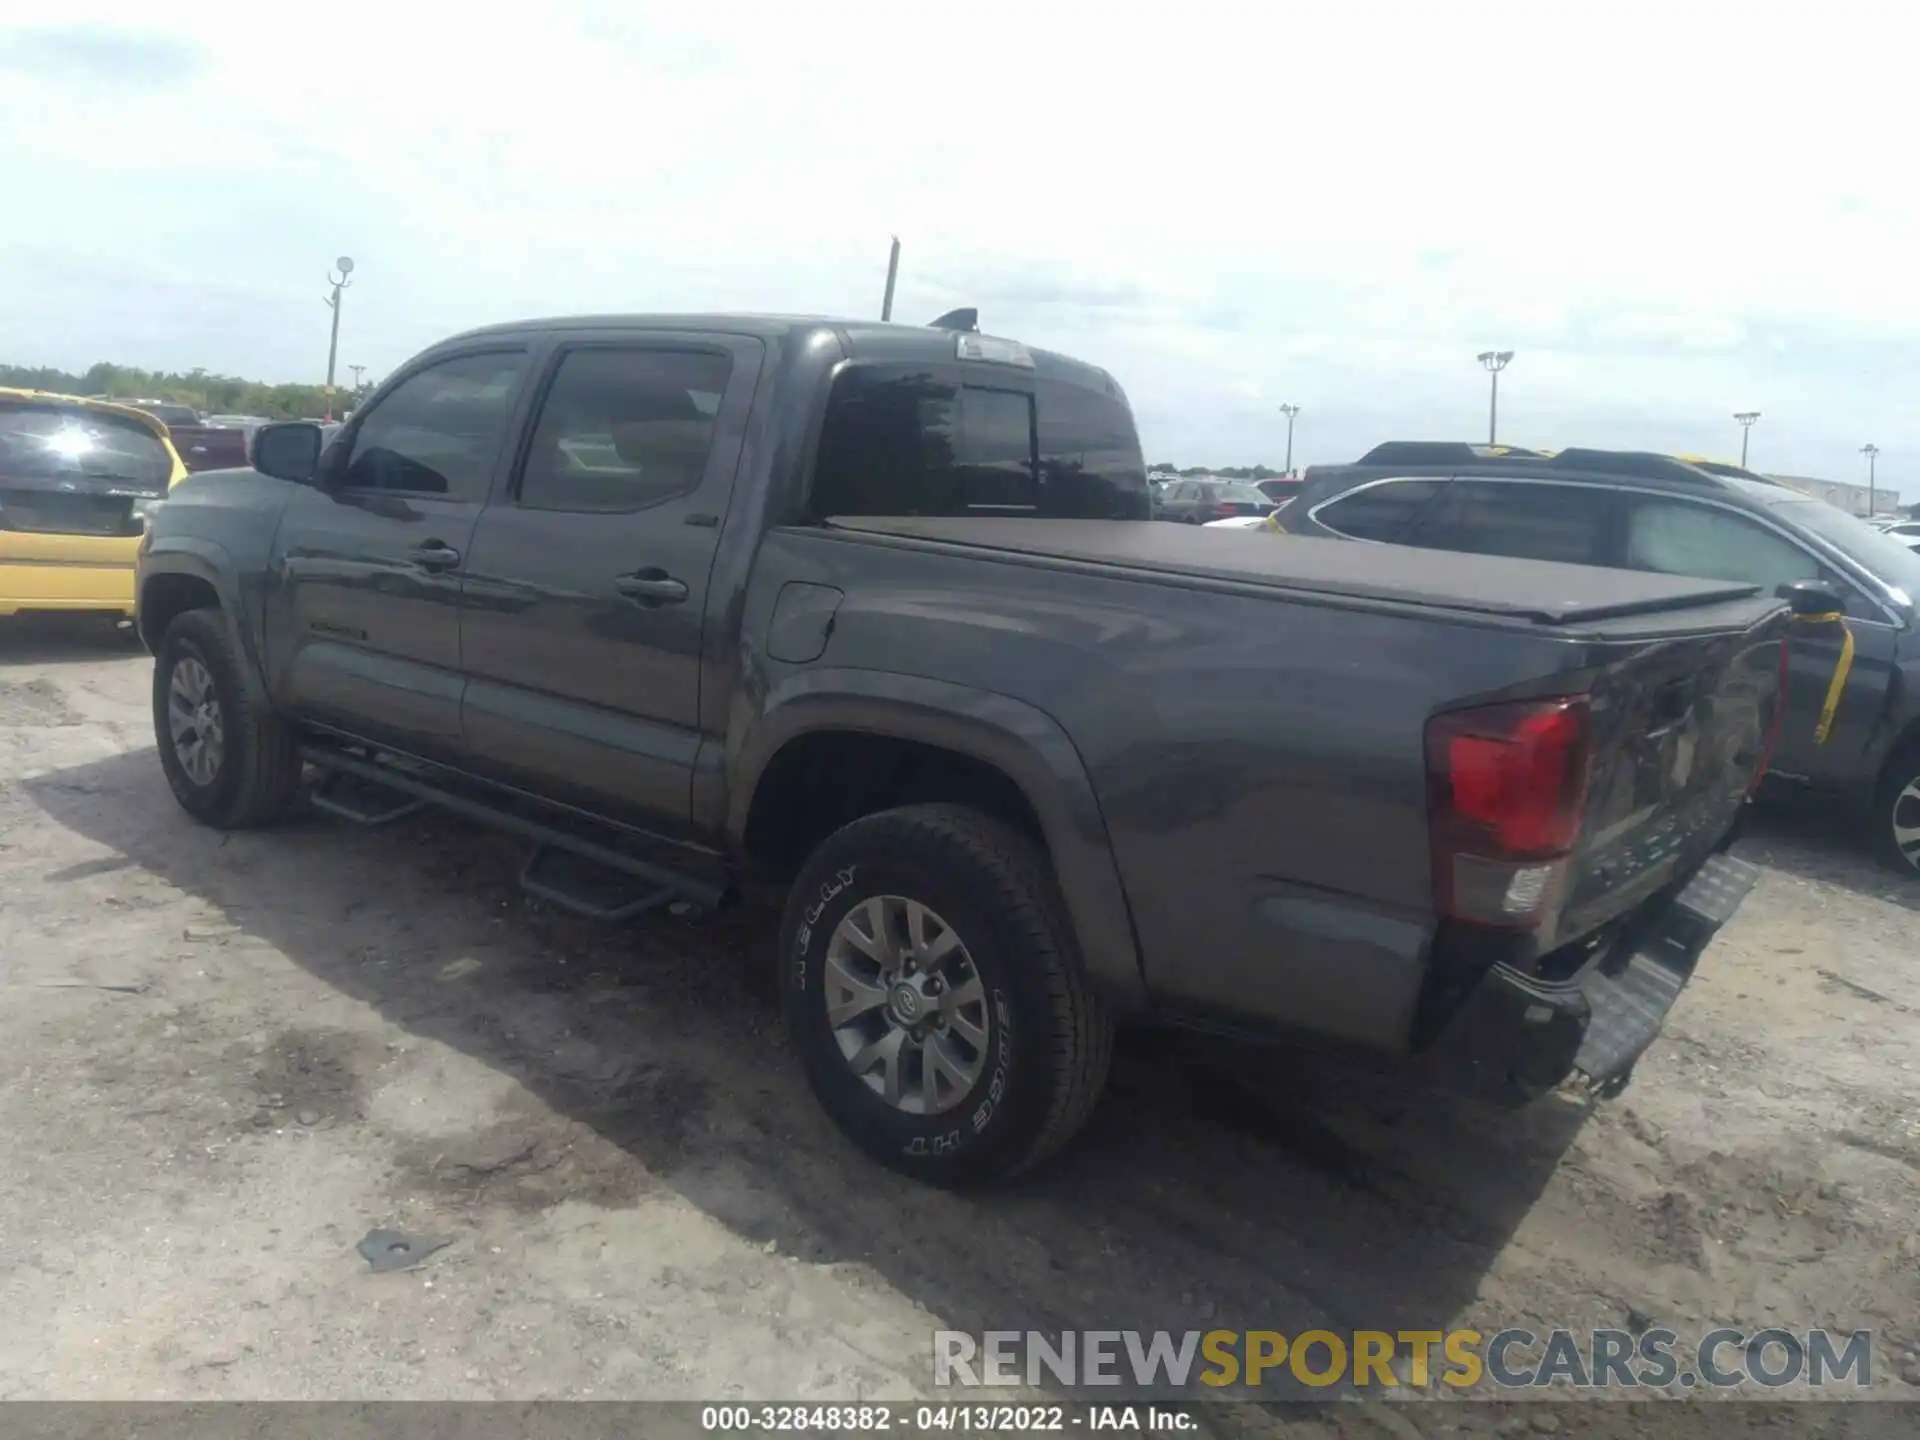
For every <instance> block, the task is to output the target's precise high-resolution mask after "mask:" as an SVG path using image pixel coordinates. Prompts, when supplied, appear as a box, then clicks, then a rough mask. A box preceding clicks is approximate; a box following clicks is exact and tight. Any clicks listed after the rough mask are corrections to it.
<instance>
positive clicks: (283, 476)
mask: <svg viewBox="0 0 1920 1440" xmlns="http://www.w3.org/2000/svg"><path fill="white" fill-rule="evenodd" d="M320 438H321V437H320V427H319V426H318V425H311V424H308V423H307V422H306V421H305V420H290V421H287V422H286V423H285V424H282V425H262V426H261V427H260V428H259V429H258V430H256V431H254V432H253V443H252V445H250V446H249V447H248V449H249V451H250V453H249V455H248V457H247V458H248V460H249V462H250V463H251V464H252V465H253V468H254V469H256V470H258V471H259V472H260V473H261V474H262V475H271V476H272V477H273V478H274V479H276V480H291V481H293V482H294V483H295V484H297V485H311V484H313V480H314V475H315V473H316V472H317V471H318V470H319V468H320Z"/></svg>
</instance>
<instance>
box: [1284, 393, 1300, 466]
mask: <svg viewBox="0 0 1920 1440" xmlns="http://www.w3.org/2000/svg"><path fill="white" fill-rule="evenodd" d="M1280 413H1281V414H1282V415H1284V416H1286V417H1287V475H1288V477H1289V478H1291V477H1292V475H1293V417H1294V416H1296V415H1298V414H1299V413H1300V407H1299V406H1298V405H1282V406H1281V407H1280Z"/></svg>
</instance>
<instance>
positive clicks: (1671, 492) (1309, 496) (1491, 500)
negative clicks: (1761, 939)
mask: <svg viewBox="0 0 1920 1440" xmlns="http://www.w3.org/2000/svg"><path fill="white" fill-rule="evenodd" d="M1385 449H1386V447H1381V449H1380V450H1375V451H1373V452H1370V453H1369V454H1368V455H1366V456H1364V457H1362V459H1361V460H1360V462H1359V463H1357V464H1355V465H1352V466H1347V467H1344V468H1342V469H1339V470H1337V471H1332V472H1329V473H1327V474H1324V475H1322V476H1320V477H1319V478H1317V479H1316V480H1315V481H1314V483H1313V484H1312V486H1310V487H1309V489H1308V491H1307V493H1305V494H1304V495H1302V496H1301V498H1300V499H1299V500H1297V501H1296V502H1295V503H1294V505H1293V506H1292V507H1290V508H1289V510H1288V512H1287V515H1286V517H1285V520H1284V523H1285V525H1286V527H1287V529H1288V530H1289V531H1292V532H1294V533H1296V534H1303V535H1316V536H1333V537H1343V538H1348V539H1356V540H1369V541H1377V542H1378V541H1385V542H1392V543H1396V544H1401V545H1416V546H1424V547H1429V548H1435V549H1442V550H1464V551H1471V552H1473V553H1475V554H1481V555H1511V556H1522V557H1526V558H1530V559H1537V560H1554V561H1559V562H1563V563H1572V564H1579V565H1608V566H1618V567H1621V568H1624V569H1630V570H1643V571H1656V572H1659V573H1662V574H1673V575H1702V576H1707V577H1712V578H1718V579H1726V580H1743V581H1748V582H1750V583H1752V584H1755V585H1758V586H1760V587H1762V588H1763V589H1765V590H1766V591H1767V592H1769V593H1772V592H1774V591H1776V590H1778V589H1779V587H1781V586H1783V585H1786V584H1789V583H1792V582H1797V581H1817V582H1819V583H1820V584H1822V585H1824V586H1827V587H1829V588H1830V589H1831V591H1832V593H1833V605H1832V607H1831V608H1832V609H1833V610H1835V611H1841V612H1844V614H1845V617H1846V624H1845V627H1844V629H1843V628H1842V627H1841V626H1839V625H1826V626H1820V627H1813V626H1803V627H1801V628H1799V629H1798V630H1797V631H1796V633H1795V636H1794V641H1793V646H1792V652H1793V656H1792V670H1791V680H1790V684H1789V687H1788V704H1787V709H1786V717H1785V722H1784V728H1783V730H1782V732H1781V736H1780V742H1779V750H1778V753H1777V754H1776V755H1775V757H1774V763H1773V767H1772V769H1771V771H1770V772H1769V780H1768V783H1769V786H1770V787H1771V788H1773V789H1775V790H1781V791H1786V790H1799V791H1805V792H1810V793H1812V794H1814V795H1817V796H1820V797H1822V798H1825V799H1829V800H1833V801H1838V802H1840V803H1843V804H1845V805H1846V806H1848V807H1850V808H1851V809H1852V810H1853V811H1854V812H1855V813H1857V814H1858V815H1860V816H1861V823H1862V824H1863V825H1864V826H1865V829H1866V833H1867V835H1868V836H1869V837H1870V838H1871V840H1872V843H1873V844H1874V846H1875V848H1876V849H1877V850H1878V852H1879V853H1880V855H1881V857H1882V858H1883V859H1884V860H1886V861H1887V863H1888V864H1890V865H1891V866H1893V867H1894V868H1896V869H1897V870H1900V871H1902V872H1903V873H1913V872H1915V871H1916V870H1920V632H1916V624H1920V613H1917V612H1916V610H1915V602H1916V599H1920V556H1916V555H1915V553H1914V551H1913V549H1912V548H1910V547H1909V546H1908V545H1906V544H1904V543H1903V542H1902V541H1901V540H1900V539H1899V538H1898V537H1895V536H1892V535H1889V534H1886V533H1885V532H1883V531H1880V530H1877V529H1875V528H1874V527H1873V526H1871V525H1869V524H1867V523H1865V522H1864V521H1862V520H1859V519H1857V518H1855V517H1854V516H1852V515H1849V514H1847V513H1846V512H1845V511H1843V510H1840V509H1838V508H1836V507H1835V506H1832V505H1829V504H1826V503H1825V502H1824V501H1820V500H1814V499H1811V498H1809V497H1808V496H1806V495H1804V494H1802V493H1801V492H1800V491H1797V490H1793V489H1790V488H1788V487H1787V486H1784V485H1781V484H1777V483H1774V482H1771V481H1767V480H1765V479H1763V478H1762V477H1760V476H1758V475H1755V474H1753V473H1752V472H1750V471H1741V470H1740V469H1739V468H1738V467H1735V466H1728V465H1721V464H1714V463H1711V462H1708V463H1705V464H1701V463H1686V462H1682V461H1679V460H1676V459H1674V458H1672V457H1670V456H1663V455H1650V454H1642V453H1638V452H1630V451H1603V450H1566V451H1562V452H1560V453H1559V454H1557V455H1554V456H1551V457H1544V456H1541V455H1538V454H1534V455H1512V456H1508V457H1503V458H1489V457H1486V456H1482V455H1476V454H1471V453H1468V452H1469V451H1470V449H1471V447H1467V446H1448V445H1444V444H1442V445H1428V446H1425V447H1421V446H1418V445H1402V446H1399V447H1396V448H1395V450H1394V451H1392V452H1390V453H1388V454H1387V455H1386V458H1385V459H1384V460H1383V459H1382V458H1381V455H1382V450H1385ZM1849 635H1850V636H1851V645H1852V649H1851V660H1850V663H1849V665H1848V667H1847V668H1846V671H1845V675H1844V682H1843V689H1842V691H1841V693H1840V695H1839V700H1838V705H1837V707H1836V709H1835V710H1834V712H1833V714H1832V718H1831V722H1830V725H1829V726H1828V727H1827V728H1826V729H1825V730H1824V733H1823V727H1822V725H1821V717H1822V714H1823V712H1824V711H1825V708H1826V704H1827V698H1828V691H1829V688H1830V685H1831V683H1832V680H1833V677H1834V675H1835V673H1836V670H1837V669H1838V667H1839V665H1840V659H1841V655H1842V653H1843V647H1844V646H1845V645H1846V643H1847V637H1848V636H1849Z"/></svg>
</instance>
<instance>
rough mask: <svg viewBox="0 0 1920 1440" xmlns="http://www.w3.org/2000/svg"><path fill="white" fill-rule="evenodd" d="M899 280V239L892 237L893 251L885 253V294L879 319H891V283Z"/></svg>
mask: <svg viewBox="0 0 1920 1440" xmlns="http://www.w3.org/2000/svg"><path fill="white" fill-rule="evenodd" d="M899 278H900V237H899V236H898V235H896V236H894V237H893V249H892V250H890V251H888V252H887V293H886V295H885V297H884V298H883V299H882V300H881V301H880V318H881V319H882V320H891V319H893V282H894V281H895V280H897V279H899Z"/></svg>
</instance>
